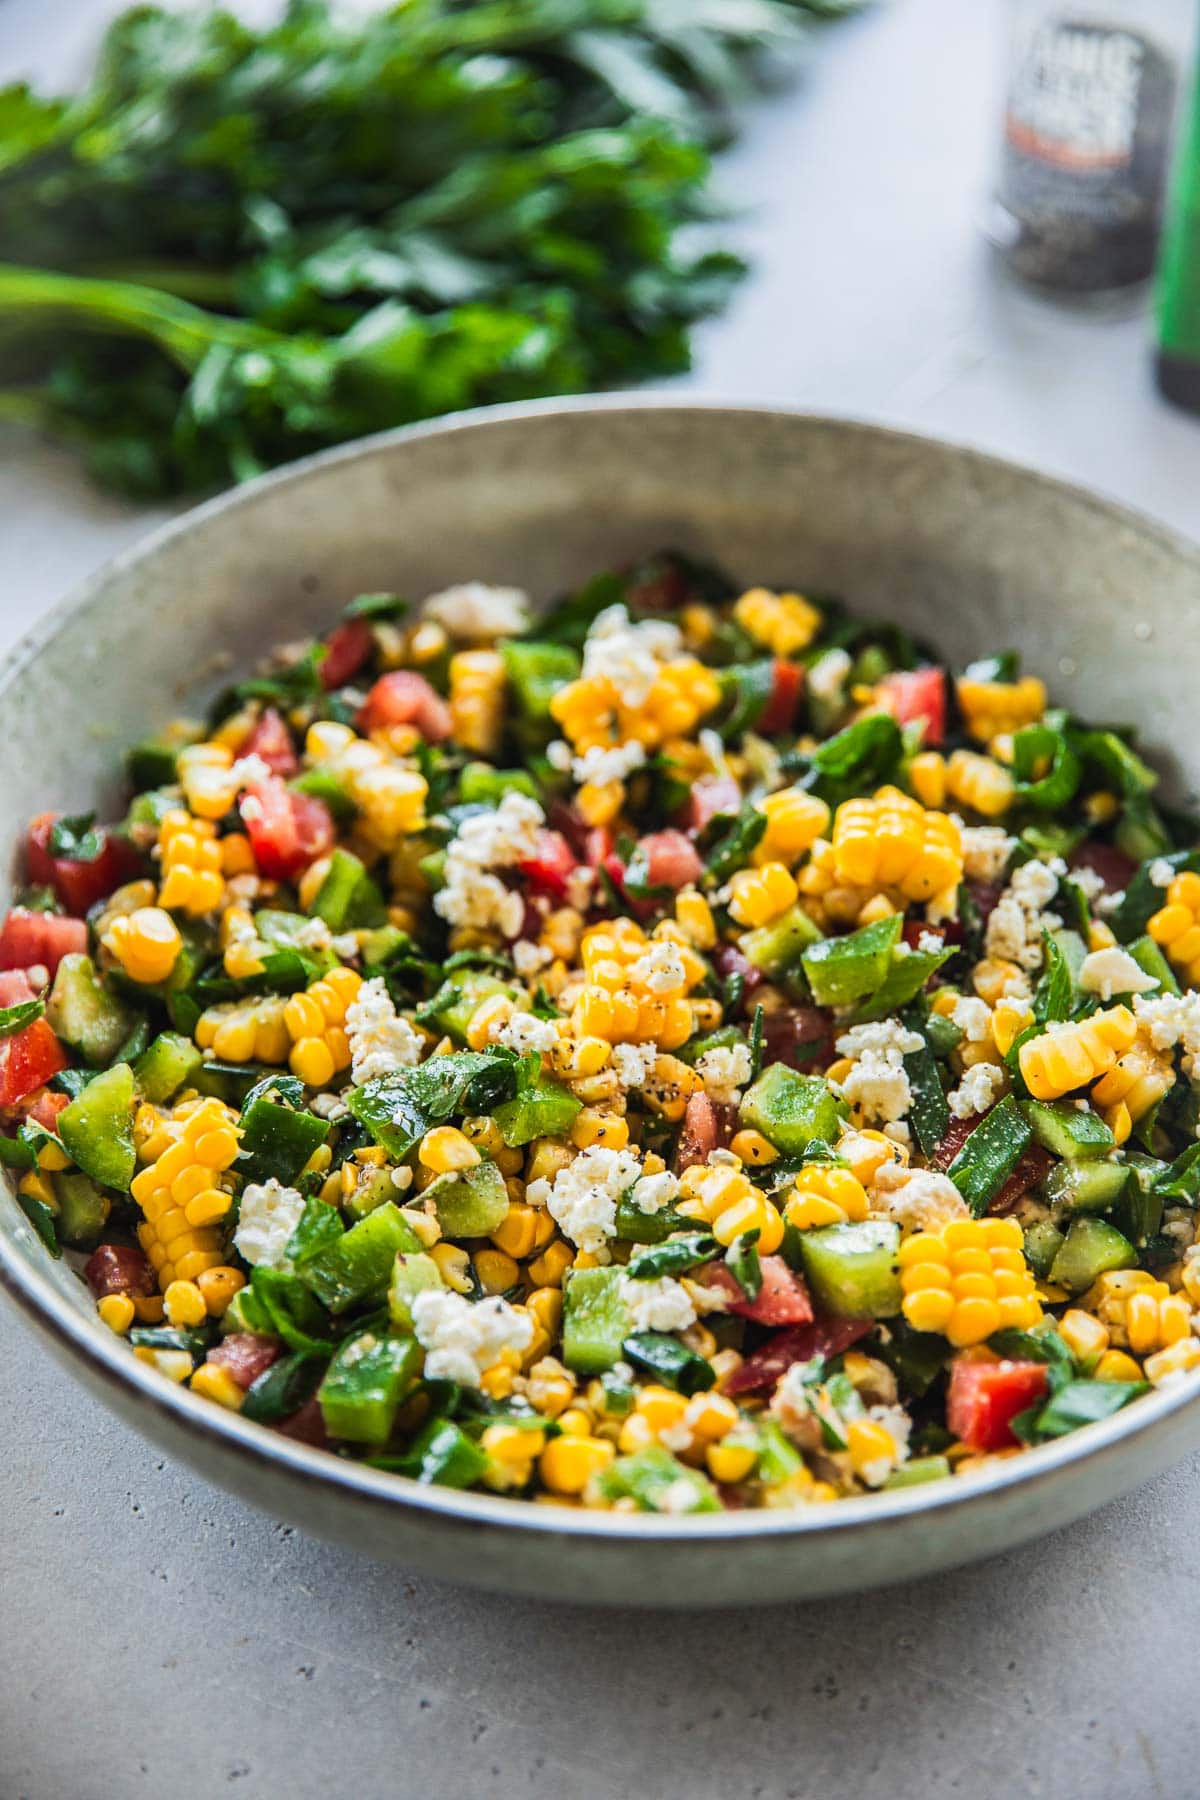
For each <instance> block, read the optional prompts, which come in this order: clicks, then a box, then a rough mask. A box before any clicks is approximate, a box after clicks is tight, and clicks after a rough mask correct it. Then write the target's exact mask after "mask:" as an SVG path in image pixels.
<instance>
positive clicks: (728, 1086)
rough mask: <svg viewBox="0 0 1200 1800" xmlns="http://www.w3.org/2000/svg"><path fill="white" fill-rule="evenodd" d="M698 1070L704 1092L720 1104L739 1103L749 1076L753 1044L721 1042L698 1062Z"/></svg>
mask: <svg viewBox="0 0 1200 1800" xmlns="http://www.w3.org/2000/svg"><path fill="white" fill-rule="evenodd" d="M696 1073H697V1075H699V1077H700V1079H701V1081H702V1082H703V1083H704V1088H705V1092H706V1093H707V1094H708V1095H709V1096H710V1098H711V1099H713V1100H715V1101H716V1102H717V1104H718V1105H719V1106H736V1105H737V1104H738V1101H739V1100H740V1099H741V1097H742V1088H743V1087H744V1086H745V1084H746V1083H747V1082H748V1081H749V1079H750V1047H749V1045H748V1044H718V1045H716V1046H715V1048H714V1049H712V1050H706V1051H705V1052H704V1054H703V1056H701V1057H699V1058H698V1059H697V1062H696Z"/></svg>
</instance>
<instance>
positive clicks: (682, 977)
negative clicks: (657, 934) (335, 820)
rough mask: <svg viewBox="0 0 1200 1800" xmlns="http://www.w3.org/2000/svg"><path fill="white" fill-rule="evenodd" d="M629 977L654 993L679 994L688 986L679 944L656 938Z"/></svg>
mask: <svg viewBox="0 0 1200 1800" xmlns="http://www.w3.org/2000/svg"><path fill="white" fill-rule="evenodd" d="M629 979H630V981H632V982H633V983H635V984H640V985H641V986H642V987H644V988H646V989H647V990H648V991H649V992H650V993H652V994H677V993H678V992H679V990H680V989H681V988H685V987H686V986H687V969H686V967H685V966H684V961H683V957H682V955H681V954H680V950H679V945H678V944H673V943H671V942H670V940H669V939H667V938H655V939H654V941H653V942H652V943H650V944H649V945H647V947H646V949H645V951H644V952H643V953H642V955H641V956H639V957H638V959H637V961H636V962H635V963H634V964H633V965H632V967H631V968H630V971H629Z"/></svg>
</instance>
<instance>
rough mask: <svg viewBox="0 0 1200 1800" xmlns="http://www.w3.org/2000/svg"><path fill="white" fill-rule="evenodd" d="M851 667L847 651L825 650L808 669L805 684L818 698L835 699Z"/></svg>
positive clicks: (843, 685)
mask: <svg viewBox="0 0 1200 1800" xmlns="http://www.w3.org/2000/svg"><path fill="white" fill-rule="evenodd" d="M853 667H854V664H853V663H852V662H851V660H850V656H849V654H848V652H847V651H845V650H827V651H826V652H825V654H824V656H818V658H817V660H816V662H815V663H813V665H812V667H811V668H810V669H809V671H808V679H807V681H806V682H805V686H806V687H807V689H808V691H809V693H810V694H815V696H816V698H817V699H818V700H837V699H839V698H840V697H841V692H842V689H843V688H844V687H845V685H846V677H847V676H848V675H849V673H850V671H851V669H852V668H853Z"/></svg>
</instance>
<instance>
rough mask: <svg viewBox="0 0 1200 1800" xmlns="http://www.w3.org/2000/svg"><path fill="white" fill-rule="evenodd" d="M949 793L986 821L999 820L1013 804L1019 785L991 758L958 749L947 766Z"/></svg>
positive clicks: (958, 802) (959, 803)
mask: <svg viewBox="0 0 1200 1800" xmlns="http://www.w3.org/2000/svg"><path fill="white" fill-rule="evenodd" d="M946 792H947V793H948V794H949V796H950V798H951V799H952V800H953V801H955V802H956V803H957V804H958V805H959V806H969V807H970V808H971V809H972V811H973V812H977V813H981V814H982V815H983V817H984V818H985V819H998V818H999V817H1000V816H1001V814H1002V813H1006V812H1007V811H1008V809H1009V807H1010V806H1011V805H1012V803H1013V797H1014V795H1015V793H1016V784H1015V782H1014V781H1013V778H1012V776H1011V775H1010V774H1009V772H1008V770H1007V769H1005V768H1003V767H1002V766H1001V765H1000V764H999V763H998V762H993V760H992V758H991V757H990V756H980V755H979V754H978V753H977V752H976V751H974V750H955V751H954V752H953V753H952V755H951V756H950V759H949V761H948V762H947V764H946Z"/></svg>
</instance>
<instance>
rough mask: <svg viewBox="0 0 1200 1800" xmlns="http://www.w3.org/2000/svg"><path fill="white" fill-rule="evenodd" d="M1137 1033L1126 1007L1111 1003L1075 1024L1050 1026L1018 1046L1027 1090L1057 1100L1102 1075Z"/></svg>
mask: <svg viewBox="0 0 1200 1800" xmlns="http://www.w3.org/2000/svg"><path fill="white" fill-rule="evenodd" d="M1136 1036H1137V1020H1136V1019H1135V1018H1134V1016H1133V1014H1132V1013H1131V1012H1130V1010H1129V1008H1128V1007H1127V1006H1111V1007H1109V1008H1108V1009H1107V1010H1106V1011H1102V1012H1096V1013H1093V1014H1092V1016H1091V1017H1090V1018H1088V1019H1083V1020H1080V1021H1079V1022H1078V1023H1076V1024H1066V1023H1064V1024H1060V1025H1054V1026H1051V1027H1050V1028H1049V1029H1048V1030H1047V1031H1045V1032H1043V1033H1042V1034H1041V1035H1040V1036H1039V1037H1035V1038H1030V1039H1029V1040H1028V1042H1027V1043H1024V1044H1022V1045H1021V1048H1020V1050H1019V1052H1018V1060H1019V1062H1020V1066H1021V1074H1022V1076H1023V1077H1024V1079H1025V1083H1026V1086H1027V1087H1028V1088H1029V1091H1030V1093H1031V1094H1032V1095H1033V1096H1034V1098H1035V1099H1037V1100H1056V1099H1058V1098H1059V1097H1060V1096H1061V1095H1063V1094H1069V1093H1071V1092H1072V1091H1073V1089H1075V1088H1080V1087H1083V1086H1085V1084H1086V1083H1087V1082H1089V1081H1094V1080H1095V1079H1096V1077H1097V1076H1099V1075H1104V1074H1106V1073H1107V1071H1108V1070H1109V1069H1111V1068H1112V1067H1113V1065H1114V1064H1115V1063H1116V1062H1117V1061H1118V1059H1119V1058H1120V1057H1121V1056H1122V1055H1123V1054H1124V1053H1125V1051H1126V1050H1128V1049H1129V1047H1130V1045H1131V1044H1132V1043H1133V1041H1134V1039H1135V1037H1136Z"/></svg>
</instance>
